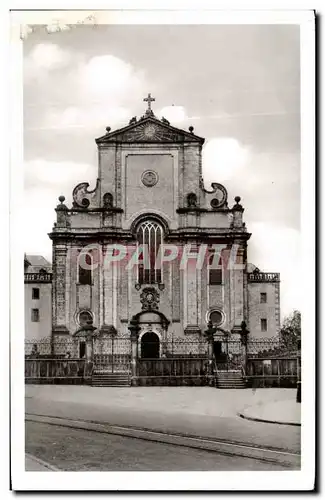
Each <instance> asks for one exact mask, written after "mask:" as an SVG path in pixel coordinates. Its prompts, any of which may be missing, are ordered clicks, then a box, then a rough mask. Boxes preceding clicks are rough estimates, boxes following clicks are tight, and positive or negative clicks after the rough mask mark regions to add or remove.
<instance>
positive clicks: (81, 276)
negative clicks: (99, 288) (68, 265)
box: [78, 253, 92, 285]
mask: <svg viewBox="0 0 325 500" xmlns="http://www.w3.org/2000/svg"><path fill="white" fill-rule="evenodd" d="M91 266H92V257H91V255H90V254H89V253H87V254H80V256H79V262H78V282H79V284H80V285H91V284H92V272H91Z"/></svg>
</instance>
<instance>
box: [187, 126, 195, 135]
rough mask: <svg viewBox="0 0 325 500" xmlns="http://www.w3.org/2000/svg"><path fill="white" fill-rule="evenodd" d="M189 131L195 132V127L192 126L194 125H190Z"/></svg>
mask: <svg viewBox="0 0 325 500" xmlns="http://www.w3.org/2000/svg"><path fill="white" fill-rule="evenodd" d="M188 129H189V131H190V132H191V134H193V131H194V127H192V125H191V126H190V127H188Z"/></svg>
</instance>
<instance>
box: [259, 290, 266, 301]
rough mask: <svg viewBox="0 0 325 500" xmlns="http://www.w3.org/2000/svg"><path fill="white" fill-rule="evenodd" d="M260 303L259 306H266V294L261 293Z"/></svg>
mask: <svg viewBox="0 0 325 500" xmlns="http://www.w3.org/2000/svg"><path fill="white" fill-rule="evenodd" d="M260 302H261V304H266V302H267V294H266V293H265V292H262V293H261V299H260Z"/></svg>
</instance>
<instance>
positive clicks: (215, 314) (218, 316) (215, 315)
mask: <svg viewBox="0 0 325 500" xmlns="http://www.w3.org/2000/svg"><path fill="white" fill-rule="evenodd" d="M210 321H212V324H213V325H215V326H219V325H221V324H222V323H223V315H222V313H221V312H220V311H211V313H210Z"/></svg>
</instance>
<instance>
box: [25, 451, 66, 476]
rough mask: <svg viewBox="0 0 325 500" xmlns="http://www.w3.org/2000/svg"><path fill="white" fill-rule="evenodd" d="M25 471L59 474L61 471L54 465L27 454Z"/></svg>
mask: <svg viewBox="0 0 325 500" xmlns="http://www.w3.org/2000/svg"><path fill="white" fill-rule="evenodd" d="M25 470H26V471H27V472H32V471H33V472H57V471H58V470H59V469H57V468H56V467H54V466H53V465H50V464H48V463H47V462H44V460H41V459H40V458H37V457H34V456H33V455H29V454H28V453H26V454H25Z"/></svg>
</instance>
